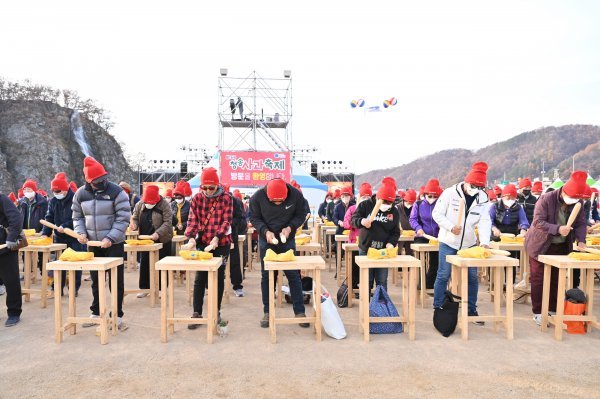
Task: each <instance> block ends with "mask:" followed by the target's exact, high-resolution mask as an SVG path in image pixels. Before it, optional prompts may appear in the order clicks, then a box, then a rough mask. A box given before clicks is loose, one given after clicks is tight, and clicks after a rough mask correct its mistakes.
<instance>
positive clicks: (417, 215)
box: [410, 201, 440, 237]
mask: <svg viewBox="0 0 600 399" xmlns="http://www.w3.org/2000/svg"><path fill="white" fill-rule="evenodd" d="M436 202H437V201H436ZM436 202H434V203H433V204H431V205H429V202H427V201H417V202H415V204H414V205H413V207H412V209H411V212H410V227H411V228H412V229H413V230H414V231H419V230H423V231H424V232H425V234H429V235H430V236H434V237H437V236H438V234H439V232H440V227H439V226H438V224H437V223H436V222H435V220H433V216H432V212H433V208H435V204H436Z"/></svg>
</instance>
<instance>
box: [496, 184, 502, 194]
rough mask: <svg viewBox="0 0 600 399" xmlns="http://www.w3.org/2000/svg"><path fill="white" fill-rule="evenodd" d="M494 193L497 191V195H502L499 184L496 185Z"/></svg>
mask: <svg viewBox="0 0 600 399" xmlns="http://www.w3.org/2000/svg"><path fill="white" fill-rule="evenodd" d="M494 193H496V196H500V195H502V188H501V187H500V186H498V185H495V186H494Z"/></svg>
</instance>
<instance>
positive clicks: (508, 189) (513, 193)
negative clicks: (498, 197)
mask: <svg viewBox="0 0 600 399" xmlns="http://www.w3.org/2000/svg"><path fill="white" fill-rule="evenodd" d="M505 195H508V196H510V197H511V198H517V187H515V185H514V184H507V185H506V186H504V188H503V189H502V196H503V197H504V196H505Z"/></svg>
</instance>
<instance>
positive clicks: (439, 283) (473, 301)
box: [433, 242, 479, 313]
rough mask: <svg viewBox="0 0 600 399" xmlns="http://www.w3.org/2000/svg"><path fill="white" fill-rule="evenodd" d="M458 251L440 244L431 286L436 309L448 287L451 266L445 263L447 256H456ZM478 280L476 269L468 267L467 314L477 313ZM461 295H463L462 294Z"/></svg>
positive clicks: (442, 302)
mask: <svg viewBox="0 0 600 399" xmlns="http://www.w3.org/2000/svg"><path fill="white" fill-rule="evenodd" d="M457 252H458V250H456V249H454V248H452V247H449V246H448V245H446V244H444V243H442V242H440V252H439V263H438V272H437V276H436V279H435V285H434V286H433V307H434V308H438V307H440V306H442V305H443V304H444V292H446V289H447V287H448V279H450V275H451V273H452V265H451V264H450V263H448V262H446V256H447V255H456V253H457ZM478 290H479V280H478V279H477V268H476V267H469V289H468V291H469V294H468V297H469V313H474V312H476V311H477V291H478ZM462 295H465V293H464V292H463V293H462Z"/></svg>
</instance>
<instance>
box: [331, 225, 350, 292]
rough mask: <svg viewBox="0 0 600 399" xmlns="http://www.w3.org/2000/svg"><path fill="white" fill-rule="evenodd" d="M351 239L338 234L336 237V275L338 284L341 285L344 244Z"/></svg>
mask: <svg viewBox="0 0 600 399" xmlns="http://www.w3.org/2000/svg"><path fill="white" fill-rule="evenodd" d="M349 238H350V237H349V236H347V235H345V234H336V235H335V238H334V239H335V245H336V254H335V255H336V265H335V266H336V275H337V284H338V286H339V285H341V282H342V243H345V242H348V239H349Z"/></svg>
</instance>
